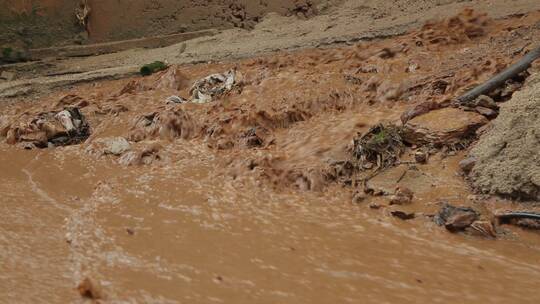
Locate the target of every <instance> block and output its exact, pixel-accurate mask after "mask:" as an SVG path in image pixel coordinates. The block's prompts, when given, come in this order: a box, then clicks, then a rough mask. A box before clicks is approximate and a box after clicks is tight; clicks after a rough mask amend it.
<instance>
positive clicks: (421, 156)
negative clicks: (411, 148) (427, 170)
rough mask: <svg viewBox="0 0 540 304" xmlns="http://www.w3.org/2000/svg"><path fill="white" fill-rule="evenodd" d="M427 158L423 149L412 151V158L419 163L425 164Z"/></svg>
mask: <svg viewBox="0 0 540 304" xmlns="http://www.w3.org/2000/svg"><path fill="white" fill-rule="evenodd" d="M427 159H428V154H427V153H426V152H424V151H416V152H414V160H416V162H417V163H419V164H425V163H426V162H427Z"/></svg>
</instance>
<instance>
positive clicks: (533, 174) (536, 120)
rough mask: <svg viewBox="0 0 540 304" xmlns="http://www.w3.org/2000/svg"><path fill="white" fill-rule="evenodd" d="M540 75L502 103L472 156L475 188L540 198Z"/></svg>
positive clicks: (532, 78) (534, 198)
mask: <svg viewBox="0 0 540 304" xmlns="http://www.w3.org/2000/svg"><path fill="white" fill-rule="evenodd" d="M539 147H540V74H536V75H534V76H531V79H530V81H529V84H528V85H527V86H526V87H525V88H524V89H523V90H522V91H520V92H518V93H516V94H515V95H514V96H513V98H512V99H511V100H510V101H509V102H508V103H506V104H504V105H503V106H502V110H501V114H500V115H499V117H498V118H497V120H495V122H494V124H493V128H492V129H491V130H490V131H489V132H488V133H487V134H486V135H485V136H483V137H482V138H481V140H480V141H479V142H478V144H477V145H476V147H475V148H474V149H473V150H472V153H471V154H472V155H473V156H474V157H476V158H477V159H478V160H477V164H476V166H475V167H474V169H473V176H472V177H473V181H474V184H475V186H476V187H478V188H479V189H480V190H482V191H483V192H486V193H492V194H500V195H505V196H510V197H514V198H523V199H532V200H540V152H539V150H538V149H539Z"/></svg>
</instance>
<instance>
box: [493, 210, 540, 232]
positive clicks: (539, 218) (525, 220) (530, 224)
mask: <svg viewBox="0 0 540 304" xmlns="http://www.w3.org/2000/svg"><path fill="white" fill-rule="evenodd" d="M495 217H496V218H497V220H498V221H499V223H500V224H511V225H516V226H520V227H523V228H528V229H540V213H537V212H526V211H520V212H506V213H502V214H498V215H496V216H495Z"/></svg>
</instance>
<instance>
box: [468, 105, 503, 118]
mask: <svg viewBox="0 0 540 304" xmlns="http://www.w3.org/2000/svg"><path fill="white" fill-rule="evenodd" d="M474 110H475V111H476V112H477V113H478V114H481V115H484V116H485V117H487V118H495V117H497V115H499V113H497V111H495V110H492V109H490V108H484V107H480V106H478V107H476V108H474Z"/></svg>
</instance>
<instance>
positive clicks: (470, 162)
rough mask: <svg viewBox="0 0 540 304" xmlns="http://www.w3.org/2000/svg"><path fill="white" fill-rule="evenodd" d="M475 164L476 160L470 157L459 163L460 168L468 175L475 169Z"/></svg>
mask: <svg viewBox="0 0 540 304" xmlns="http://www.w3.org/2000/svg"><path fill="white" fill-rule="evenodd" d="M475 164H476V158H474V157H468V158H465V159H464V160H462V161H460V162H459V168H460V169H461V170H462V171H463V172H465V173H466V174H469V172H471V170H472V169H473V168H474V165H475Z"/></svg>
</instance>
